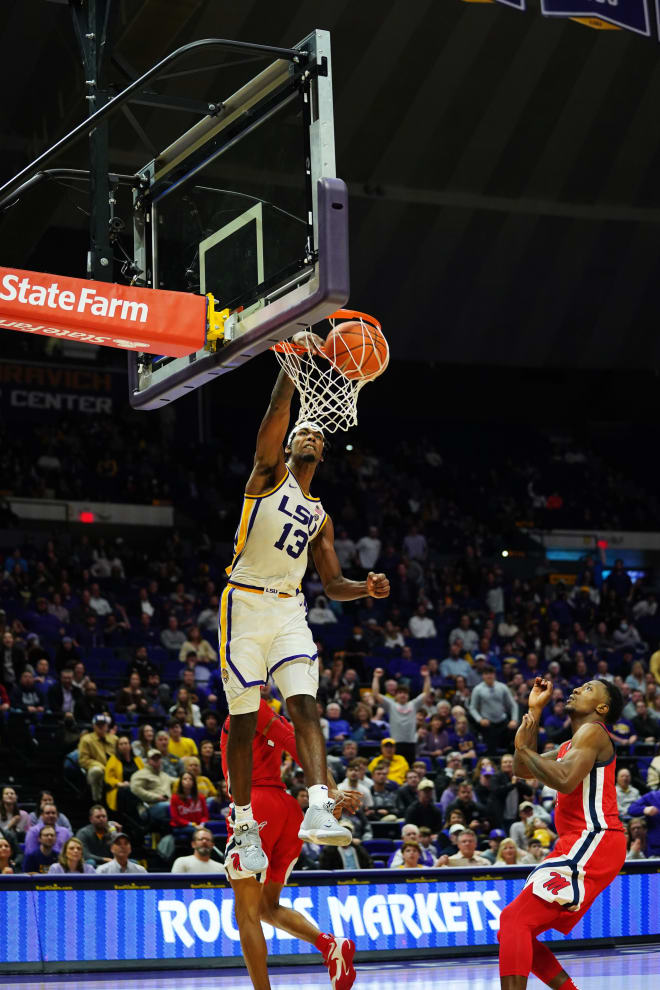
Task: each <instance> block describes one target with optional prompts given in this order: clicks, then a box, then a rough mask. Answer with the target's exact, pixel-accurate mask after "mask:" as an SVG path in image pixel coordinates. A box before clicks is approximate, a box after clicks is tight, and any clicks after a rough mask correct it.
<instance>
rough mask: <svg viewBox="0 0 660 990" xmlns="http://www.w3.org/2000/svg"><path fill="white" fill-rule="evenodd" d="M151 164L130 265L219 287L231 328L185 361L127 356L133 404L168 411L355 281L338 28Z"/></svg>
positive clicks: (158, 284) (196, 288) (339, 300)
mask: <svg viewBox="0 0 660 990" xmlns="http://www.w3.org/2000/svg"><path fill="white" fill-rule="evenodd" d="M295 47H296V48H297V49H298V50H300V52H301V56H300V61H299V62H291V61H287V60H277V61H275V62H274V63H273V64H271V65H270V66H268V67H267V68H266V69H264V70H263V71H262V72H260V73H258V74H257V75H255V77H254V78H253V79H252V80H251V81H250V82H248V83H247V84H246V85H244V86H242V87H241V88H240V89H239V90H238V91H237V92H235V93H234V94H232V95H230V96H228V97H227V98H226V99H225V100H224V102H223V103H222V104H220V106H219V112H218V113H217V114H215V115H209V116H208V117H206V118H204V119H203V120H201V121H200V122H199V123H198V124H196V125H195V126H194V127H193V128H191V129H190V130H189V131H187V132H186V133H185V134H183V135H182V136H181V137H180V138H179V139H178V140H177V141H175V142H174V144H172V145H171V146H170V147H169V148H167V149H165V150H164V151H163V152H161V154H160V155H158V156H157V157H156V158H155V159H154V160H153V161H152V162H150V163H149V164H147V165H146V166H145V167H144V169H142V175H143V186H142V189H141V190H140V191H139V193H137V194H136V203H135V207H136V209H135V224H134V237H135V262H136V265H137V266H138V267H139V268H140V270H141V271H142V272H143V273H144V274H143V278H144V280H145V282H146V284H147V285H150V286H152V287H155V288H161V289H164V288H166V289H172V290H177V291H182V292H192V293H199V294H208V293H211V294H212V295H213V297H214V300H215V308H216V310H218V311H223V313H224V316H225V318H224V323H223V333H224V335H223V337H222V338H220V339H213V340H212V339H208V340H207V342H206V346H205V348H204V349H202V350H200V351H198V352H196V353H195V354H191V355H188V356H187V357H185V358H165V357H158V356H157V355H147V354H141V353H136V354H130V355H129V394H130V399H131V403H132V405H133V406H134V407H136V408H142V409H153V408H159V407H160V406H162V405H163V404H164V403H167V402H170V401H172V400H173V399H175V398H177V397H179V396H180V395H183V394H185V393H187V392H188V391H190V390H191V389H193V388H196V387H198V386H199V385H203V384H205V383H206V382H208V381H210V380H211V379H212V378H215V377H217V376H218V375H221V374H223V373H224V372H226V371H230V370H232V369H233V368H235V367H237V366H238V365H240V364H242V363H244V362H245V361H248V360H250V358H252V357H253V356H254V355H256V354H258V353H259V352H260V351H263V350H265V349H266V348H268V347H270V346H271V345H272V344H273V343H276V342H277V341H278V340H282V339H283V338H285V337H288V336H291V335H292V334H293V333H295V332H296V330H298V329H300V328H303V327H305V326H308V325H310V324H313V323H315V322H317V321H318V320H320V319H323V318H325V317H326V316H327V315H329V314H330V313H331V312H333V311H334V310H335V309H337V307H338V306H342V305H343V304H344V303H345V302H346V300H347V298H348V291H349V277H348V203H347V192H346V187H345V185H344V183H343V182H341V180H339V179H337V178H336V177H335V161H334V123H333V110H332V76H331V64H330V39H329V35H328V33H327V32H325V31H314V32H313V33H312V34H311V35H309V37H307V38H305V39H303V41H301V42H300V43H299V45H297V46H295Z"/></svg>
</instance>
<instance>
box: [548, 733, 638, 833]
mask: <svg viewBox="0 0 660 990" xmlns="http://www.w3.org/2000/svg"><path fill="white" fill-rule="evenodd" d="M596 724H597V725H600V726H601V727H602V728H603V729H604V731H605V732H607V728H606V727H605V726H604V725H603V723H602V722H597V723H596ZM607 734H608V736H609V732H607ZM570 748H571V741H570V740H569V741H568V742H565V743H562V744H561V746H560V747H559V753H558V754H557V762H559V761H560V760H562V759H563V758H564V756H566V754H567V753H568V751H569V749H570ZM555 825H556V827H557V832H558V834H559V836H560V837H561V836H563V835H566V834H567V833H569V832H584V831H587V832H603V831H605V830H606V829H613V830H615V831H617V832H622V831H623V825H622V824H621V819H620V818H619V809H618V806H617V800H616V757H615V756H614V753H612V758H611V759H610V760H608V761H607V762H606V763H594V765H593V768H592V769H591V771H590V772H589V773H588V774H587V776H586V777H585V778H584V780H582V781H581V782H580V783H579V784H578V785H577V787H576V788H575V790H573V791H571V793H570V794H560V793H558V794H557V806H556V808H555Z"/></svg>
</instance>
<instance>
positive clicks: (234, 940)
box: [0, 860, 660, 971]
mask: <svg viewBox="0 0 660 990" xmlns="http://www.w3.org/2000/svg"><path fill="white" fill-rule="evenodd" d="M659 866H660V862H659V861H657V860H656V861H655V862H654V861H653V860H650V861H649V862H648V863H644V864H639V867H638V864H635V865H634V868H633V870H632V871H631V872H630V873H625V874H622V875H620V876H618V877H617V878H616V880H615V881H614V883H613V884H612V885H611V886H610V887H609V888H608V889H607V890H606V891H605V892H604V893H603V894H602V895H601V896H600V897H599V898H598V899H597V900H596V902H595V903H594V905H593V907H592V908H591V910H590V911H588V912H587V914H586V915H585V917H584V918H583V919H582V920H581V921H580V922H579V923H578V925H577V926H576V927H575V929H574V930H573V932H572V933H571V935H570V938H571V939H591V940H594V943H595V945H597V944H598V940H600V939H606V940H612V939H616V940H619V939H626V938H628V939H632V938H637V939H640V938H649V937H657V935H658V933H659V931H660V874H659V873H658V872H657V869H658V867H659ZM528 872H529V871H528V870H527V869H523V868H516V867H511V868H509V870H508V871H507V870H506V869H504V870H498V871H494V870H488V869H482V870H481V871H476V870H475V871H471V870H451V871H450V870H437V871H428V870H425V871H422V870H419V871H413V870H390V871H382V870H373V871H362V872H360V873H358V874H355V873H347V874H345V875H341V874H339V875H338V874H336V873H332V874H328V873H325V874H313V873H309V874H308V873H300V874H296V875H295V879H294V882H293V883H292V884H291V886H289V887H286V888H285V889H284V890H283V892H282V894H283V896H282V897H281V899H280V900H281V903H282V904H283V905H285V906H286V907H291V908H293V909H294V910H296V911H300V912H301V913H302V914H303V915H304V916H305V917H306V918H307V919H308V920H309V921H311V922H312V924H314V925H316V926H317V927H318V928H320V929H321V930H322V931H327V932H333V933H334V934H335V935H339V936H345V937H348V938H352V939H354V940H355V943H356V946H357V950H358V952H362V953H369V954H372V955H373V954H376V953H382V954H383V958H387V959H392V958H393V953H403V955H404V958H405V957H410V955H411V954H412V955H414V954H423V955H426V956H433V955H437V956H442V955H443V954H444V955H450V954H455V953H457V952H462V953H465V954H469V952H470V950H472V949H478V950H479V951H484V950H486V951H489V952H491V953H493V954H494V953H495V952H496V951H497V932H498V929H499V919H500V913H501V911H502V910H503V909H504V908H505V907H506V905H507V904H508V903H510V902H511V901H512V900H513V898H514V897H516V895H517V894H519V893H520V891H521V889H522V886H523V884H524V882H525V878H526V876H527V873H528ZM338 876H339V877H340V878H341V879H340V882H337V879H338ZM344 877H345V878H344ZM263 928H264V934H265V937H266V941H267V944H268V956H269V962H270V963H275V962H277V960H278V957H279V959H280V961H282V962H285V961H290V960H291V959H292V958H293V960H294V961H300V962H312V961H314V960H317V959H319V954H318V953H317V952H316V951H315V950H314V949H313V948H312V946H310V945H308V944H307V943H306V942H301V941H298V940H297V939H295V938H293V937H292V936H290V935H288V934H287V933H286V932H282V931H278V930H274V929H273V928H272V927H271V926H270V925H266V924H264V926H263ZM35 933H37V937H36V938H35ZM542 938H544V939H549V940H553V941H554V940H557V942H558V943H559V944H563V943H565V942H566V939H565V937H564V936H563V935H560V934H558V933H557V932H548V933H547V934H546V935H543V936H542ZM241 958H242V951H241V945H240V941H239V935H238V930H237V928H236V919H235V916H234V897H233V894H232V891H231V889H230V888H229V887H228V885H227V884H226V883H225V882H224V880H223V878H222V877H217V878H216V877H209V876H208V875H206V876H197V877H195V876H186V877H182V876H176V875H172V874H140V875H135V874H132V875H125V876H115V877H103V878H101V877H100V876H99V877H93V876H88V877H77V876H71V875H69V876H66V877H53V878H52V881H51V878H50V877H46V876H42V877H38V876H35V877H25V876H23V877H20V876H16V877H10V876H4V877H2V884H1V885H0V971H2V970H5V971H7V970H8V969H12V968H14V969H16V968H17V967H18V968H21V967H31V968H33V969H34V968H35V967H36V968H39V969H41V970H43V971H46V970H54V969H65V968H66V969H98V968H111V967H112V964H115V965H116V964H120V965H121V964H123V965H124V966H125V967H129V968H138V967H146V968H149V967H152V968H153V967H158V966H176V965H179V966H184V965H187V966H190V965H196V966H204V965H205V966H229V965H234V966H236V965H242V963H241ZM374 958H378V957H377V956H376V955H374Z"/></svg>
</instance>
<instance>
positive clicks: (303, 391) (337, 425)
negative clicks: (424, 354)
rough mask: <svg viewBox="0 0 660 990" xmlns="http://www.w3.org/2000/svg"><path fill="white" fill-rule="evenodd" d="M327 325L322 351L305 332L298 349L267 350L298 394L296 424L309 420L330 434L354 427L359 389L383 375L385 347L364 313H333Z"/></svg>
mask: <svg viewBox="0 0 660 990" xmlns="http://www.w3.org/2000/svg"><path fill="white" fill-rule="evenodd" d="M328 321H329V323H330V326H331V330H330V333H329V334H328V337H327V339H326V342H325V346H324V348H323V350H320V349H319V348H318V346H317V345H316V343H315V342H314V335H313V334H312V330H311V327H308V328H307V329H306V330H303V331H302V334H304V341H305V342H304V344H303V343H299V342H297V343H295V344H294V343H293V342H292V341H291V340H283V341H281V342H280V343H279V344H275V345H274V347H273V348H272V350H273V351H275V356H276V358H277V360H278V361H279V363H280V365H281V366H282V368H283V369H284V371H285V372H286V373H287V375H288V376H289V378H290V379H291V381H292V382H293V384H294V385H295V387H296V389H297V390H298V393H299V395H300V411H299V413H298V420H297V422H302V421H303V420H312V421H313V422H315V423H319V425H320V426H322V427H323V429H324V431H325V432H326V433H334V432H335V431H336V430H348V429H350V427H352V426H356V424H357V400H358V395H359V393H360V389H361V388H362V387H363V386H364V385H366V384H367V382H371V381H373V380H374V378H377V377H378V376H379V375H382V373H383V372H384V371H385V369H386V368H387V364H388V361H389V347H388V345H387V341H386V340H385V337H384V336H383V332H382V330H381V326H380V323H379V322H378V320H377V319H376V318H375V317H373V316H369V315H368V314H367V313H359V312H358V311H357V310H353V309H338V310H337V311H336V312H335V313H333V314H332V315H331V316H329V317H328ZM297 336H300V335H299V334H297Z"/></svg>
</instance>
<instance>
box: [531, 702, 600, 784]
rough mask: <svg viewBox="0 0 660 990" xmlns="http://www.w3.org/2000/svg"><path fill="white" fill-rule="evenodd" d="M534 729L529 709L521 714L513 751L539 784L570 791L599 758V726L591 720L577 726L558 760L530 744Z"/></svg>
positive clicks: (553, 754) (536, 727) (535, 730)
mask: <svg viewBox="0 0 660 990" xmlns="http://www.w3.org/2000/svg"><path fill="white" fill-rule="evenodd" d="M536 733H538V726H537V723H536V719H535V718H534V716H533V715H530V714H529V713H527V714H526V715H523V720H522V725H521V726H520V728H519V729H518V732H517V734H516V752H517V753H520V755H521V757H522V759H523V760H524V762H525V764H526V766H528V767H529V769H530V770H532V771H533V774H534V776H535V777H537V778H538V780H540V781H541V783H542V784H547V785H548V787H554V789H555V790H556V791H559V792H560V794H570V793H571V791H574V790H575V788H576V787H577V785H578V784H579V783H580V781H581V780H584V778H585V777H586V776H587V774H588V773H590V772H591V770H592V769H593V766H594V763H596V761H597V760H598V755H599V752H600V750H601V748H602V745H603V730H602V728H601V727H600V726H598V725H595V724H594V723H593V722H592V723H590V724H587V725H582V726H580V728H579V729H578V730H577V732H576V733H575V735H574V736H573V739H572V741H571V748H570V749H569V751H568V753H566V755H565V756H564V757H562V760H561V762H557V759H556V753H544V754H543V756H541V755H540V754H539V753H537V752H536V751H535V750H534V749H533V748H532V742H533V740H534V739H535V738H536ZM553 757H554V759H553Z"/></svg>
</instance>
